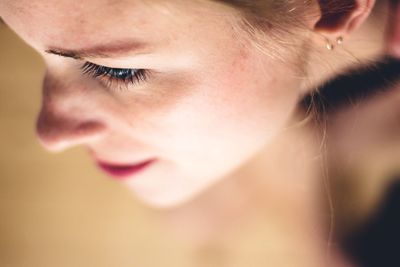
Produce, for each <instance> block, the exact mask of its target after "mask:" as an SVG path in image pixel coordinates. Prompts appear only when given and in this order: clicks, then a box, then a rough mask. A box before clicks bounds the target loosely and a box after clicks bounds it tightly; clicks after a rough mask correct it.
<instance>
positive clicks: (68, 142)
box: [36, 113, 105, 152]
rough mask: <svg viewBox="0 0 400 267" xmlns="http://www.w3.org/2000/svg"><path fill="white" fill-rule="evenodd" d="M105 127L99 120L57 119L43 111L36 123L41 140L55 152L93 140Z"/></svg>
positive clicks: (47, 147)
mask: <svg viewBox="0 0 400 267" xmlns="http://www.w3.org/2000/svg"><path fill="white" fill-rule="evenodd" d="M104 129H105V127H104V125H103V124H102V123H101V122H100V121H97V120H82V119H79V120H73V119H70V118H68V119H61V118H58V119H55V118H54V117H53V118H52V117H49V116H47V115H45V114H43V113H41V114H40V115H39V117H38V120H37V123H36V134H37V137H38V139H39V142H40V143H41V144H42V145H43V146H44V147H45V148H46V149H47V150H49V151H53V152H58V151H61V150H64V149H66V148H69V147H71V146H76V145H81V144H85V143H89V142H92V141H94V140H95V139H97V138H98V137H99V136H100V135H101V134H102V133H103V132H104Z"/></svg>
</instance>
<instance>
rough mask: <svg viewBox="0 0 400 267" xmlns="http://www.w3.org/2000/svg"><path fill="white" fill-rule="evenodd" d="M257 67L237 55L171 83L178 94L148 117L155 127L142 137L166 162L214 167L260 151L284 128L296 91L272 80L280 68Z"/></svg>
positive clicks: (283, 83)
mask: <svg viewBox="0 0 400 267" xmlns="http://www.w3.org/2000/svg"><path fill="white" fill-rule="evenodd" d="M257 62H258V61H252V60H251V59H250V58H249V56H248V55H243V54H241V55H240V56H239V57H235V58H234V60H232V61H230V62H229V61H226V60H225V62H223V63H221V64H219V65H218V66H213V67H212V68H211V67H210V71H208V72H202V73H201V74H196V75H193V76H192V78H191V79H189V80H191V81H192V82H189V83H185V84H180V85H179V83H175V87H174V88H173V91H174V92H181V93H179V94H177V97H172V98H171V99H170V100H169V101H165V102H162V103H159V105H157V106H154V109H152V110H151V111H149V113H148V114H147V115H149V114H151V115H149V116H148V117H147V119H148V121H150V124H151V125H154V126H155V127H154V128H153V130H154V131H153V132H151V133H150V132H149V133H147V134H146V135H147V136H148V137H150V136H152V138H151V140H150V141H149V142H151V143H152V144H154V145H156V146H157V147H158V148H159V149H161V150H163V153H165V155H166V156H167V157H172V158H178V159H187V160H188V161H192V162H193V160H194V159H196V158H197V159H199V160H200V159H201V160H204V159H205V158H207V159H208V160H209V161H213V162H215V163H216V164H217V163H218V162H219V161H220V160H224V162H227V161H234V160H236V159H241V156H243V157H244V156H245V155H246V154H249V153H252V152H254V151H255V150H256V149H258V148H261V146H262V145H263V144H265V143H266V142H267V141H268V140H269V138H271V137H272V136H273V135H274V134H276V132H277V131H278V130H280V129H281V128H282V127H283V124H284V123H285V122H286V120H287V118H288V116H289V114H290V113H291V111H292V109H293V107H294V106H295V103H296V100H297V93H296V91H297V90H296V89H295V88H294V87H295V84H294V83H293V81H291V82H290V83H289V82H288V81H287V79H286V80H283V79H277V78H276V77H282V76H278V75H282V72H286V73H287V71H288V70H286V69H284V68H282V67H283V66H277V65H276V66H275V67H274V70H275V71H274V72H269V71H266V70H265V66H263V65H258V63H257ZM199 73H200V72H199ZM179 86H182V87H179ZM170 89H171V88H170ZM183 92H184V93H183ZM230 157H232V159H230Z"/></svg>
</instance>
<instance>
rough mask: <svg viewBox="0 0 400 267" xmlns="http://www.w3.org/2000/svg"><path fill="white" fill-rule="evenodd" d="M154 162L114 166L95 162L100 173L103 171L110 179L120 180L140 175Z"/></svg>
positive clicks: (152, 160)
mask: <svg viewBox="0 0 400 267" xmlns="http://www.w3.org/2000/svg"><path fill="white" fill-rule="evenodd" d="M154 162H155V159H150V160H146V161H143V162H139V163H136V164H114V163H107V162H103V161H97V165H98V167H99V168H100V169H101V170H102V171H104V172H105V173H107V174H108V175H110V176H111V177H113V178H115V179H119V180H122V179H127V178H131V177H133V176H134V175H136V174H139V173H142V172H143V171H144V170H145V169H147V168H148V167H149V166H150V165H151V164H152V163H154Z"/></svg>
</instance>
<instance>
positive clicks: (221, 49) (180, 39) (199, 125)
mask: <svg viewBox="0 0 400 267" xmlns="http://www.w3.org/2000/svg"><path fill="white" fill-rule="evenodd" d="M188 3H189V2H188V1H186V0H174V1H172V0H168V1H154V0H153V1H140V0H126V1H124V0H116V1H115V0H85V1H75V0H2V1H1V3H0V16H1V17H2V18H3V19H4V21H5V22H6V23H7V24H8V25H9V26H10V27H11V28H12V29H13V30H15V32H16V33H18V34H19V35H20V36H21V37H22V38H23V39H24V40H25V41H26V42H27V43H28V44H29V45H31V46H32V47H33V48H34V49H35V50H37V51H38V52H39V53H40V54H41V55H42V56H43V58H44V60H45V62H46V66H47V72H46V76H45V79H44V85H43V103H42V108H41V111H40V114H39V116H38V121H37V133H38V137H39V139H40V141H41V143H42V144H43V145H44V146H45V147H46V148H48V149H49V150H52V151H60V150H63V149H65V148H68V147H71V146H75V145H83V146H85V147H87V148H88V150H89V151H90V155H91V156H92V157H93V159H94V161H95V162H97V164H98V165H99V166H100V169H103V170H104V171H106V173H108V174H110V175H111V176H113V177H115V178H118V179H119V180H121V181H123V182H124V183H127V184H128V185H129V187H130V188H132V190H133V191H134V192H135V193H136V194H137V196H138V197H139V198H140V199H142V200H143V201H145V202H147V203H148V204H151V205H154V206H159V207H161V206H163V207H165V206H171V205H175V204H179V203H182V202H183V201H185V200H188V199H189V198H190V197H192V196H194V195H196V194H197V193H199V192H201V191H202V190H203V189H205V188H206V187H207V186H209V185H211V184H212V183H214V182H216V181H217V180H218V179H219V178H221V177H223V176H226V175H227V174H228V173H230V172H232V171H234V169H235V168H237V167H239V166H240V165H242V164H244V162H245V161H246V160H248V159H249V158H250V157H253V156H255V155H256V153H257V152H259V151H260V150H261V148H262V147H263V146H264V145H265V144H267V143H268V141H269V140H270V139H271V137H272V136H273V135H274V134H276V133H277V132H278V131H279V130H280V129H281V128H282V127H283V125H284V123H285V122H286V121H287V119H288V117H289V115H290V113H291V111H292V110H293V108H294V106H295V104H296V100H297V99H298V94H299V90H298V87H299V80H298V79H295V78H294V77H296V75H297V73H296V72H295V71H294V69H295V68H294V67H293V64H284V63H283V61H282V60H279V61H278V60H274V59H272V57H270V56H268V55H266V54H265V53H263V52H261V51H260V50H257V49H255V48H254V47H253V46H251V45H247V43H246V42H245V41H244V38H243V35H241V34H240V31H238V30H237V29H235V28H234V27H233V26H232V25H233V23H232V21H233V20H234V18H237V15H235V14H234V11H233V9H230V8H228V7H225V6H222V5H219V4H216V3H212V2H205V1H190V4H188ZM242 40H243V41H242ZM265 51H267V53H268V47H267V48H266V49H265ZM265 51H264V52H265ZM271 52H273V51H271ZM284 57H287V62H289V61H293V60H292V58H289V57H290V55H289V54H288V55H285V56H284ZM284 59H285V58H284ZM88 62H89V63H88ZM82 67H83V68H82ZM143 70H145V71H143ZM144 162H145V163H144ZM141 163H143V164H141ZM137 164H139V165H141V166H137ZM143 167H144V168H143ZM140 168H141V169H140ZM138 169H139V170H138Z"/></svg>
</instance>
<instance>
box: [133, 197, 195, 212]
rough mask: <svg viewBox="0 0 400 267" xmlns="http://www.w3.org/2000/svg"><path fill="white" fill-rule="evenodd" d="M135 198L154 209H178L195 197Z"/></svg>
mask: <svg viewBox="0 0 400 267" xmlns="http://www.w3.org/2000/svg"><path fill="white" fill-rule="evenodd" d="M135 195H136V197H137V198H138V199H139V200H140V201H141V202H143V203H144V204H146V205H148V206H150V207H152V208H155V209H173V208H178V207H180V206H182V205H184V204H186V203H188V202H190V201H191V200H192V199H194V198H195V196H196V195H165V196H151V197H149V196H141V195H138V194H135Z"/></svg>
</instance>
